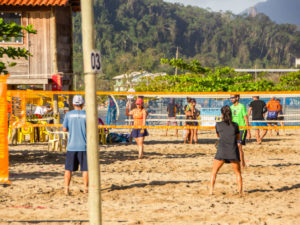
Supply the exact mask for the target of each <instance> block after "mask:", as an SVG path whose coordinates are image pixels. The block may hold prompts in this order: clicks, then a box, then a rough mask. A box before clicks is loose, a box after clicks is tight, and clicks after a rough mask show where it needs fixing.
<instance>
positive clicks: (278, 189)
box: [246, 183, 300, 193]
mask: <svg viewBox="0 0 300 225" xmlns="http://www.w3.org/2000/svg"><path fill="white" fill-rule="evenodd" d="M299 188H300V183H299V184H294V185H292V186H283V187H281V188H277V189H253V190H248V191H246V192H247V193H256V192H271V191H276V192H283V191H290V190H294V189H299Z"/></svg>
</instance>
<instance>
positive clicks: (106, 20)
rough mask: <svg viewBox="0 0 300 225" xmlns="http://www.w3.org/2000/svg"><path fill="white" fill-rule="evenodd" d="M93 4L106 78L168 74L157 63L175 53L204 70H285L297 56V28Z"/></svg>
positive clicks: (135, 4)
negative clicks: (142, 72) (134, 72)
mask: <svg viewBox="0 0 300 225" xmlns="http://www.w3.org/2000/svg"><path fill="white" fill-rule="evenodd" d="M94 2H95V5H94V10H95V20H94V21H95V33H96V48H97V49H99V50H100V51H101V54H102V60H103V72H104V74H105V75H106V77H107V78H111V77H112V76H115V75H118V74H122V73H125V72H128V71H132V70H141V69H143V70H148V71H149V72H156V71H159V72H168V73H171V72H172V70H171V68H172V67H169V66H166V65H165V66H164V67H162V66H161V65H160V58H162V57H163V58H172V57H174V56H175V53H176V48H177V47H178V48H179V56H180V57H181V58H184V59H186V60H190V61H191V60H193V59H195V60H197V61H198V62H199V65H198V66H200V67H203V68H206V67H216V66H221V67H224V66H229V67H232V68H239V67H242V68H245V67H248V68H249V67H250V68H253V67H254V65H256V67H257V68H275V67H276V68H280V67H285V68H286V67H289V66H291V65H293V62H294V57H292V55H291V54H293V55H296V56H297V55H300V33H299V31H297V28H296V26H294V25H289V24H284V25H278V24H276V23H274V22H272V21H271V20H270V19H269V18H268V17H267V16H265V15H263V14H259V15H257V16H256V17H254V18H253V17H248V16H240V15H233V14H231V13H230V12H225V13H221V12H209V11H208V10H205V9H201V8H198V7H192V6H187V7H184V6H183V5H180V4H170V3H167V2H164V1H162V0H95V1H94ZM80 16H81V15H80V13H77V14H75V15H74V35H73V37H74V56H75V59H76V60H77V61H76V62H75V63H74V66H76V69H78V70H80V69H82V66H80V64H82V60H81V58H82V57H81V56H80V54H81V52H82V49H81V25H80V20H81V19H80ZM148 52H151V54H149V53H148ZM290 53H291V54H290ZM77 56H78V57H77ZM148 60H149V61H150V62H149V61H148ZM146 61H148V62H146ZM177 63H179V62H177ZM191 66H192V67H193V68H194V69H196V67H197V65H192V63H191ZM187 70H189V69H187ZM78 72H82V71H78ZM199 72H201V69H200V71H199Z"/></svg>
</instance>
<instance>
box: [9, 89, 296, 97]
mask: <svg viewBox="0 0 300 225" xmlns="http://www.w3.org/2000/svg"><path fill="white" fill-rule="evenodd" d="M7 94H8V95H12V96H18V95H24V96H26V95H78V94H79V95H84V94H85V92H84V91H33V90H27V91H19V90H17V91H7ZM96 94H97V95H119V96H120V95H126V96H127V95H134V96H144V97H158V96H162V97H165V98H174V97H176V98H186V97H187V96H189V97H194V98H210V97H211V98H228V96H230V95H235V94H239V95H240V97H241V98H249V97H252V96H265V97H273V96H275V95H280V97H290V96H293V97H300V91H271V92H267V91H258V92H104V91H98V92H97V93H96Z"/></svg>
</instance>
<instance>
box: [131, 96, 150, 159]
mask: <svg viewBox="0 0 300 225" xmlns="http://www.w3.org/2000/svg"><path fill="white" fill-rule="evenodd" d="M135 104H136V107H137V108H135V109H133V110H131V111H130V112H129V109H128V107H126V115H127V116H132V117H133V125H134V126H146V118H147V111H146V110H145V109H144V106H143V105H144V101H143V99H142V98H137V100H136V102H135ZM148 135H149V133H148V131H147V129H136V128H135V129H132V132H131V136H132V137H133V138H134V140H135V141H136V143H137V146H138V153H139V156H138V158H139V159H142V158H143V157H144V139H145V137H146V136H148Z"/></svg>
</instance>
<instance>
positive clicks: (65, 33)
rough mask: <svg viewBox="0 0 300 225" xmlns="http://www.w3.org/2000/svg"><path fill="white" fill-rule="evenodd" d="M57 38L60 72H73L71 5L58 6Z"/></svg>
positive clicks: (56, 10)
mask: <svg viewBox="0 0 300 225" xmlns="http://www.w3.org/2000/svg"><path fill="white" fill-rule="evenodd" d="M55 12H56V40H57V66H58V72H63V73H65V74H69V73H72V72H73V65H72V58H73V48H72V47H73V43H72V42H73V40H72V12H71V8H70V7H56V9H55Z"/></svg>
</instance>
